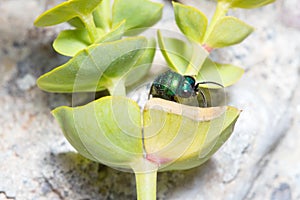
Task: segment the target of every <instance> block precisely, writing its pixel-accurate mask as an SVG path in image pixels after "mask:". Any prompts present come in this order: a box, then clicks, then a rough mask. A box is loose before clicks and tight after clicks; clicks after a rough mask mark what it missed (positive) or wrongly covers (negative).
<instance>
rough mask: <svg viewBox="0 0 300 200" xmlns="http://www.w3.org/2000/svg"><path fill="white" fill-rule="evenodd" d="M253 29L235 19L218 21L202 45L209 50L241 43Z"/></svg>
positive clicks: (228, 18)
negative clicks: (209, 48)
mask: <svg viewBox="0 0 300 200" xmlns="http://www.w3.org/2000/svg"><path fill="white" fill-rule="evenodd" d="M253 30H254V29H253V27H251V26H249V25H248V24H246V23H244V22H242V21H241V20H239V19H237V18H235V17H229V16H227V17H223V18H222V19H220V20H219V21H218V22H217V23H216V25H215V26H214V29H213V30H212V32H211V34H210V35H209V37H208V38H207V40H206V41H204V44H205V45H207V46H209V47H211V48H222V47H226V46H230V45H234V44H238V43H240V42H242V41H243V40H244V39H245V38H246V37H248V36H249V35H250V34H251V33H252V32H253Z"/></svg>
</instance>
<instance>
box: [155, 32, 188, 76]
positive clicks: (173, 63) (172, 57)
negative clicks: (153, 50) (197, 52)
mask: <svg viewBox="0 0 300 200" xmlns="http://www.w3.org/2000/svg"><path fill="white" fill-rule="evenodd" d="M157 38H158V44H159V48H160V50H161V52H162V54H163V56H164V58H165V60H166V62H167V63H168V66H169V67H170V68H171V69H172V70H173V71H175V72H178V73H181V74H184V73H185V71H186V68H187V66H188V65H189V62H190V59H191V57H192V53H193V51H192V49H191V48H190V46H188V45H187V43H185V42H184V41H182V40H179V39H177V38H168V37H163V36H162V34H161V32H160V31H158V32H157Z"/></svg>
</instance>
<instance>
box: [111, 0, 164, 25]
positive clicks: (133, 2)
mask: <svg viewBox="0 0 300 200" xmlns="http://www.w3.org/2000/svg"><path fill="white" fill-rule="evenodd" d="M162 8H163V4H160V3H155V2H151V1H149V0H115V1H114V5H113V15H112V16H113V18H112V23H113V25H115V24H118V23H120V22H121V21H123V20H124V19H125V20H126V27H125V29H126V30H131V29H138V28H146V27H150V26H152V25H153V24H155V23H156V22H157V21H158V20H159V19H160V18H161V16H162Z"/></svg>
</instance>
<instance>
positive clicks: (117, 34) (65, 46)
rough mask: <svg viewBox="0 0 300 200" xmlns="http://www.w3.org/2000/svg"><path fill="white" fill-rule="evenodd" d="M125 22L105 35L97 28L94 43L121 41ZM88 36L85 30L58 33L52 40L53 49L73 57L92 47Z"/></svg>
mask: <svg viewBox="0 0 300 200" xmlns="http://www.w3.org/2000/svg"><path fill="white" fill-rule="evenodd" d="M124 28H125V21H123V22H121V23H120V24H118V25H117V26H116V27H115V28H113V29H112V30H111V31H110V32H108V33H105V32H104V31H103V30H102V29H100V28H97V31H98V35H100V36H101V37H99V38H98V39H97V41H96V42H95V43H103V42H110V41H115V40H119V39H121V37H122V35H123V34H124ZM92 44H93V42H92V41H91V40H90V38H89V34H88V32H87V30H85V29H75V30H65V31H62V32H60V34H59V35H58V37H57V38H56V39H55V40H54V43H53V48H54V49H55V51H57V52H58V53H60V54H62V55H65V56H71V57H73V56H75V54H77V53H78V52H79V51H81V50H83V49H85V48H87V47H88V46H90V45H92Z"/></svg>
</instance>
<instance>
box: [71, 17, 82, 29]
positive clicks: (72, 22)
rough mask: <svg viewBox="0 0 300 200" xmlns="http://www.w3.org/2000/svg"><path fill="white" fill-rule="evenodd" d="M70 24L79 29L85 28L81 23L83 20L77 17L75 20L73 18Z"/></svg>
mask: <svg viewBox="0 0 300 200" xmlns="http://www.w3.org/2000/svg"><path fill="white" fill-rule="evenodd" d="M68 23H69V24H70V25H71V26H73V27H75V28H78V29H84V28H85V26H84V23H83V22H82V21H81V19H80V18H79V17H75V18H72V19H70V20H69V21H68Z"/></svg>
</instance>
